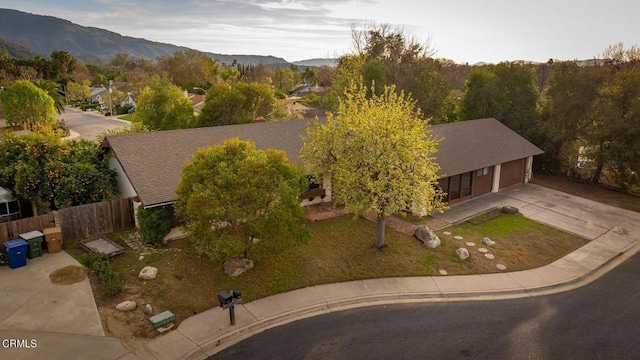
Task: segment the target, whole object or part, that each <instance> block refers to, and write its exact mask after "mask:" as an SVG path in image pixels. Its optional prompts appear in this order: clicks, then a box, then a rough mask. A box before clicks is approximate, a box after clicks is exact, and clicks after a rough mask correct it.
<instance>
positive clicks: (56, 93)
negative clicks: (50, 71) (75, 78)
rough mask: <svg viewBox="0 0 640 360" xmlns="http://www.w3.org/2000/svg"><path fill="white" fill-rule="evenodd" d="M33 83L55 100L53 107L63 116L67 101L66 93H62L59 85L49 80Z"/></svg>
mask: <svg viewBox="0 0 640 360" xmlns="http://www.w3.org/2000/svg"><path fill="white" fill-rule="evenodd" d="M33 83H34V85H36V86H37V87H39V88H40V89H42V90H44V91H46V92H47V94H49V96H51V98H52V99H53V106H54V107H55V108H56V112H57V113H58V114H62V113H63V112H64V105H65V101H64V92H62V89H61V88H60V86H59V84H56V83H54V82H53V81H48V80H36V81H34V82H33Z"/></svg>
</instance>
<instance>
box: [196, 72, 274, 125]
mask: <svg viewBox="0 0 640 360" xmlns="http://www.w3.org/2000/svg"><path fill="white" fill-rule="evenodd" d="M285 113H286V112H285V111H284V109H283V106H282V105H281V104H280V103H279V102H278V101H277V99H276V97H275V93H274V92H273V90H272V89H271V88H270V87H269V86H268V85H266V84H259V83H242V82H241V83H236V84H233V85H228V84H218V85H215V86H213V87H211V88H210V89H209V90H208V91H207V94H206V96H205V102H204V106H203V107H202V110H201V112H200V115H199V116H198V124H199V126H220V125H230V124H245V123H250V122H253V121H254V120H255V119H256V118H258V117H263V118H265V120H279V119H282V118H283V117H284V116H285Z"/></svg>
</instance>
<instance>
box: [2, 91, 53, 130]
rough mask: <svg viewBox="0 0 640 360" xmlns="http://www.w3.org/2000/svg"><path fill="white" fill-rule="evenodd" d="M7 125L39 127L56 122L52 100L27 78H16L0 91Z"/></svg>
mask: <svg viewBox="0 0 640 360" xmlns="http://www.w3.org/2000/svg"><path fill="white" fill-rule="evenodd" d="M0 101H2V107H3V110H4V114H5V117H6V120H7V124H9V125H21V126H23V127H30V128H32V129H33V128H39V127H42V126H45V125H49V124H53V123H55V122H56V110H55V107H54V100H53V99H52V98H51V96H49V95H48V94H47V92H46V91H44V90H42V89H40V88H39V87H37V86H35V85H34V84H32V83H31V82H30V81H27V80H18V81H16V82H14V83H13V84H12V85H11V86H9V88H8V89H6V90H5V91H3V92H1V93H0Z"/></svg>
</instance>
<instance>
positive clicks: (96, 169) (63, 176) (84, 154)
mask: <svg viewBox="0 0 640 360" xmlns="http://www.w3.org/2000/svg"><path fill="white" fill-rule="evenodd" d="M0 154H2V155H3V156H0V165H1V166H2V169H0V186H4V187H9V188H11V189H13V190H15V192H16V193H17V194H18V195H20V196H22V197H23V198H25V199H27V200H30V201H33V202H36V203H40V204H44V205H47V206H49V207H50V208H51V209H58V208H61V207H66V206H75V205H81V204H87V203H92V202H99V201H103V200H107V199H109V198H111V197H112V196H113V195H116V194H117V192H118V187H117V181H116V173H115V171H113V170H111V169H110V168H109V164H108V162H107V160H106V159H105V158H104V157H102V156H101V154H100V151H99V147H98V146H97V144H96V143H94V142H91V141H86V140H79V141H76V140H73V141H62V140H60V138H58V137H55V136H53V135H47V134H46V133H33V134H29V135H25V136H12V135H6V136H4V137H3V138H2V139H1V140H0Z"/></svg>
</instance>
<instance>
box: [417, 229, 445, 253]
mask: <svg viewBox="0 0 640 360" xmlns="http://www.w3.org/2000/svg"><path fill="white" fill-rule="evenodd" d="M413 236H415V237H416V239H418V240H420V241H421V242H422V243H423V244H424V245H425V246H426V247H428V248H429V249H435V248H437V247H438V246H440V244H441V241H440V238H439V237H438V235H436V233H434V232H433V230H431V229H429V228H428V227H426V226H424V225H423V226H418V228H417V229H416V231H414V232H413Z"/></svg>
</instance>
